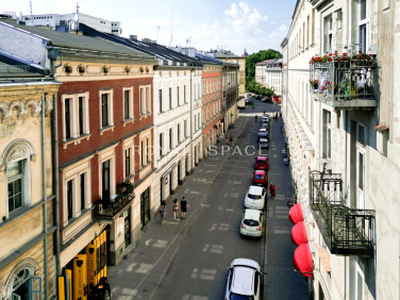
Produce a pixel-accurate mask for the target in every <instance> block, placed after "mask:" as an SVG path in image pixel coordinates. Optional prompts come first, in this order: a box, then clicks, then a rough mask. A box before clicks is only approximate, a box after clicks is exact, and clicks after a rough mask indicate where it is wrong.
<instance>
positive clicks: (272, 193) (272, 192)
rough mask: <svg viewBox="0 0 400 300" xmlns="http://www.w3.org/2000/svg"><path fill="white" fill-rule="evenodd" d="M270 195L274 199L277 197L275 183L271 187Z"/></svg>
mask: <svg viewBox="0 0 400 300" xmlns="http://www.w3.org/2000/svg"><path fill="white" fill-rule="evenodd" d="M269 193H270V194H271V196H272V197H275V195H276V187H275V184H274V183H273V182H271V184H270V185H269Z"/></svg>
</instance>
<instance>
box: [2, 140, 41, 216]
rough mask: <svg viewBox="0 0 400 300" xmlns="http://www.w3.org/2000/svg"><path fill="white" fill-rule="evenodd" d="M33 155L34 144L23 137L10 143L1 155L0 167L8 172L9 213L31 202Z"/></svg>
mask: <svg viewBox="0 0 400 300" xmlns="http://www.w3.org/2000/svg"><path fill="white" fill-rule="evenodd" d="M33 157H34V151H33V147H32V145H31V144H30V143H29V142H28V141H26V140H22V139H17V140H14V141H13V142H12V143H10V144H9V145H8V146H7V147H6V149H5V150H4V153H3V154H2V156H1V157H0V168H1V169H3V170H5V173H6V174H5V175H6V176H5V178H6V192H7V204H6V205H7V213H8V214H10V213H13V212H15V211H16V210H18V208H20V207H22V206H27V205H29V204H30V203H29V201H30V195H31V186H30V161H31V159H32V158H33Z"/></svg>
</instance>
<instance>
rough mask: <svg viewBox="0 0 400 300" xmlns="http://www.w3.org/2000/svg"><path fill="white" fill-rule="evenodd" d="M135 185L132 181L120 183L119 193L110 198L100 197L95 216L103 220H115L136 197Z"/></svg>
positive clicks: (96, 202)
mask: <svg viewBox="0 0 400 300" xmlns="http://www.w3.org/2000/svg"><path fill="white" fill-rule="evenodd" d="M133 189H134V185H133V184H132V183H130V182H122V183H120V184H118V194H117V195H115V197H110V199H102V198H100V197H99V199H98V200H96V201H95V205H96V206H95V209H94V216H95V217H97V218H98V219H102V220H113V219H114V218H115V217H116V216H117V215H118V214H119V213H120V212H121V211H123V210H124V208H125V207H127V206H129V205H130V204H131V203H132V202H133V200H134V199H135V193H134V192H133Z"/></svg>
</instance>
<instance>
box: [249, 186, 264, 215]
mask: <svg viewBox="0 0 400 300" xmlns="http://www.w3.org/2000/svg"><path fill="white" fill-rule="evenodd" d="M266 194H267V190H266V189H265V188H263V187H261V186H256V185H251V186H250V187H249V190H248V191H247V193H246V196H245V197H244V206H245V207H246V208H252V209H258V210H263V209H264V204H265V195H266Z"/></svg>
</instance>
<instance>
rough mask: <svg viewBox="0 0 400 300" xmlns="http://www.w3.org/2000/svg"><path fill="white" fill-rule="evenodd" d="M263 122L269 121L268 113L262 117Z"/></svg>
mask: <svg viewBox="0 0 400 300" xmlns="http://www.w3.org/2000/svg"><path fill="white" fill-rule="evenodd" d="M262 122H263V123H268V122H269V116H268V115H265V116H263V117H262Z"/></svg>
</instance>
